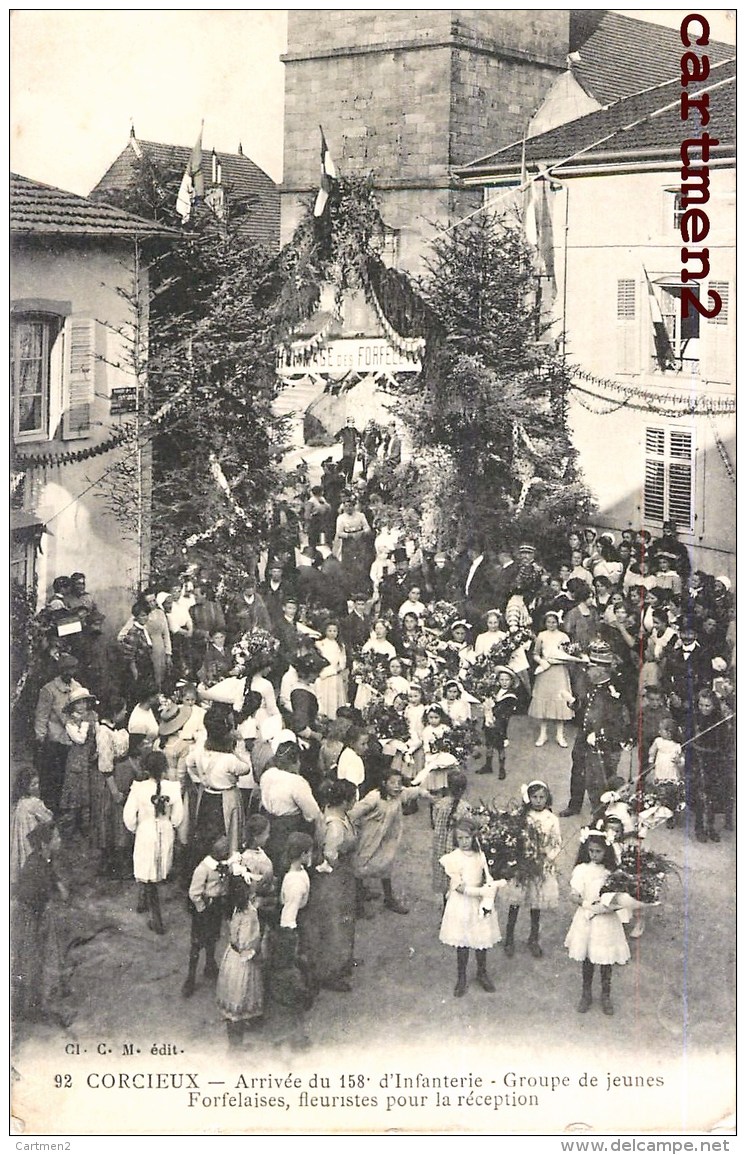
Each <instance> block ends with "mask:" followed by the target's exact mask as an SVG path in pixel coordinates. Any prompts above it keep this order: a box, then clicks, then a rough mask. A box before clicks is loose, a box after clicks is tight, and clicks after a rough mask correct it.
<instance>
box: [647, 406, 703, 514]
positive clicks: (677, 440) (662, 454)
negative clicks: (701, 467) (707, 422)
mask: <svg viewBox="0 0 746 1155" xmlns="http://www.w3.org/2000/svg"><path fill="white" fill-rule="evenodd" d="M643 519H644V520H645V521H646V522H655V523H656V524H660V523H662V522H664V521H668V520H669V519H671V520H673V521H675V522H676V523H677V525H678V526H679V527H680V528H681V529H689V530H691V529H693V528H694V433H693V431H692V430H691V429H679V428H678V427H676V426H671V427H666V426H660V427H655V426H651V427H649V428H648V429H646V430H645V488H644V496H643Z"/></svg>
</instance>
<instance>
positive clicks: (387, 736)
mask: <svg viewBox="0 0 746 1155" xmlns="http://www.w3.org/2000/svg"><path fill="white" fill-rule="evenodd" d="M364 717H365V721H366V724H367V725H369V726H371V727H372V729H373V731H374V733H375V735H376V737H377V738H378V739H379V741H388V740H392V739H394V740H396V741H398V742H404V743H406V742H407V741H408V739H409V723H408V722H407V719H406V718H405V717H404V716H403V715H402V714H400V713H398V711H397V710H395V709H394V707H393V706H385V705H384V704H383V702H372V703H371V705H370V706H368V707H367V709H366V710H365V713H364Z"/></svg>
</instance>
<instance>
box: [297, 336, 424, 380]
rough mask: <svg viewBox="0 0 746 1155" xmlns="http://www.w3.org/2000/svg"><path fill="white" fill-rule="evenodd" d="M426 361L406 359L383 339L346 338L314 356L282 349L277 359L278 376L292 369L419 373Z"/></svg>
mask: <svg viewBox="0 0 746 1155" xmlns="http://www.w3.org/2000/svg"><path fill="white" fill-rule="evenodd" d="M421 368H422V362H421V361H420V359H419V357H416V356H412V357H405V356H402V354H401V353H398V352H397V350H396V349H395V348H394V347H393V345H390V344H389V343H388V341H386V340H385V339H384V338H383V337H345V338H340V340H338V341H329V342H328V343H327V344H326V345H323V346H321V348H319V349H316V350H314V351H313V352H311V353H308V352H303V353H300V352H299V353H297V354H294V353H293V350H292V348H291V349H282V350H281V351H280V354H279V356H278V360H277V371H278V373H281V374H282V373H286V372H287V371H288V370H304V369H305V370H307V371H309V372H316V373H324V372H332V373H339V372H344V371H345V370H355V371H356V372H358V373H375V372H376V371H377V370H381V369H385V370H387V371H388V372H389V373H419V371H420V369H421Z"/></svg>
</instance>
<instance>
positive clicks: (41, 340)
mask: <svg viewBox="0 0 746 1155" xmlns="http://www.w3.org/2000/svg"><path fill="white" fill-rule="evenodd" d="M58 332H59V318H57V317H48V316H44V315H42V314H38V315H33V314H32V315H28V316H25V317H20V318H18V319H15V320H14V322H13V327H12V345H11V349H12V353H11V392H12V395H13V432H14V435H15V437H16V438H17V439H18V440H21V441H32V440H39V439H41V438H45V437H47V436H48V434H49V385H50V374H51V350H52V346H53V344H54V341H55V338H56V336H57V333H58Z"/></svg>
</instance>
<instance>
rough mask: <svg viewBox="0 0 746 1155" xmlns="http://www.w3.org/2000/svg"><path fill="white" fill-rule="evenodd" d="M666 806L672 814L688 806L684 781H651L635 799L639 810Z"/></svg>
mask: <svg viewBox="0 0 746 1155" xmlns="http://www.w3.org/2000/svg"><path fill="white" fill-rule="evenodd" d="M658 806H665V807H666V808H667V809H668V810H670V811H671V813H672V814H676V812H677V811H681V810H684V809H685V808H686V785H685V784H684V783H683V782H673V781H672V782H651V783H649V784H648V785H646V786H645V789H644V791H643V792H642V793H641V794H638V795H637V797H636V799H635V808H636V809H637V810H638V811H644V810H652V809H654V808H656V807H658Z"/></svg>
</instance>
